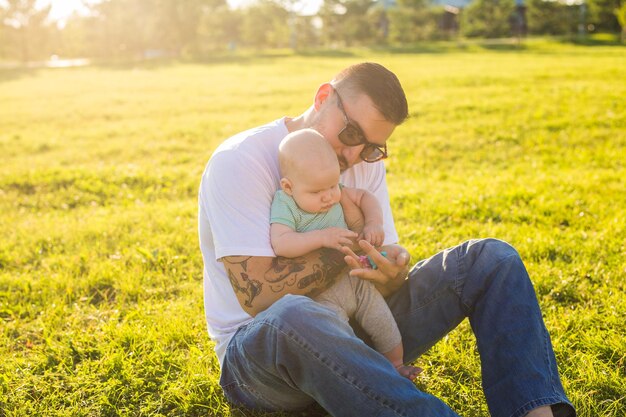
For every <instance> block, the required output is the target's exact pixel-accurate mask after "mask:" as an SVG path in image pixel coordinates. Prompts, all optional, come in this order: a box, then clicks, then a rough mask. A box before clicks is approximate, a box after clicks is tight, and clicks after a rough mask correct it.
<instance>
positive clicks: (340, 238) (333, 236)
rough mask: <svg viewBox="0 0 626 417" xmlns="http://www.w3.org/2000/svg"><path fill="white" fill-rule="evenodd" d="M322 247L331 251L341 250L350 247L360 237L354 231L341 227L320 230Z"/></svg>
mask: <svg viewBox="0 0 626 417" xmlns="http://www.w3.org/2000/svg"><path fill="white" fill-rule="evenodd" d="M317 233H319V236H320V239H321V243H322V246H323V247H325V248H329V249H336V250H341V248H343V247H344V246H350V245H352V243H353V240H354V239H355V238H356V237H357V236H358V234H357V233H355V232H353V231H352V230H348V229H343V228H341V227H329V228H326V229H321V230H318V231H317Z"/></svg>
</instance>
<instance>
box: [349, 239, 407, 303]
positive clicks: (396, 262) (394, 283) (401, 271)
mask: <svg viewBox="0 0 626 417" xmlns="http://www.w3.org/2000/svg"><path fill="white" fill-rule="evenodd" d="M359 246H360V247H361V249H362V250H363V252H364V253H365V254H366V255H368V256H370V257H371V259H372V260H373V261H374V263H375V264H376V265H377V267H378V268H377V269H367V268H363V267H362V266H361V263H360V262H359V257H358V256H357V255H356V254H355V253H354V252H353V251H352V250H351V249H350V248H348V247H343V248H342V249H341V251H342V252H343V253H344V255H346V256H345V258H344V260H345V261H346V264H348V267H349V268H350V275H352V276H355V277H357V278H361V279H365V280H368V281H372V282H373V283H374V285H375V286H376V288H377V289H378V291H380V293H381V294H382V295H383V297H387V296H389V295H391V294H393V293H394V292H395V291H397V290H398V289H399V288H400V287H401V286H402V284H403V283H404V281H405V280H406V278H407V276H408V275H409V261H410V255H409V253H408V252H407V250H406V249H404V248H403V247H402V246H400V245H388V246H383V247H382V248H380V249H381V251H385V252H387V257H385V256H383V255H382V254H381V253H380V252H379V251H378V250H376V248H374V247H373V246H372V245H371V244H369V243H368V242H367V241H365V240H360V241H359Z"/></svg>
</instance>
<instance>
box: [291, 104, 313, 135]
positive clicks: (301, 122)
mask: <svg viewBox="0 0 626 417" xmlns="http://www.w3.org/2000/svg"><path fill="white" fill-rule="evenodd" d="M313 112H314V109H313V106H311V107H309V109H308V110H307V111H305V112H304V113H302V114H301V115H300V116H298V117H286V118H285V126H287V130H288V131H289V132H290V133H291V132H295V131H296V130H300V129H304V128H307V127H311V126H312V119H313Z"/></svg>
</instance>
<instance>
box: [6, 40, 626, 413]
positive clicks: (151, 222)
mask: <svg viewBox="0 0 626 417" xmlns="http://www.w3.org/2000/svg"><path fill="white" fill-rule="evenodd" d="M362 60H374V61H378V62H380V63H382V64H384V65H386V66H388V67H389V68H390V69H392V70H393V71H395V72H396V73H397V74H398V76H399V78H400V80H401V81H402V83H403V85H404V87H405V89H406V91H407V95H408V97H409V105H410V110H411V118H410V120H408V121H407V122H406V123H405V124H404V125H402V126H400V127H399V128H398V129H396V132H395V134H394V136H393V137H392V139H391V140H390V143H389V152H390V155H391V158H390V159H389V160H388V165H387V166H388V181H389V188H390V193H391V198H392V207H393V208H394V210H395V212H394V214H395V218H396V223H397V227H398V231H399V233H400V236H401V239H402V242H401V243H403V244H404V245H405V246H406V247H407V248H408V249H409V251H410V252H411V255H412V257H413V259H419V258H423V257H425V256H429V255H431V254H433V253H434V252H435V251H438V250H440V249H443V248H445V247H448V246H451V245H454V244H457V243H459V242H461V241H463V240H465V239H468V238H472V237H487V236H491V237H497V238H500V239H504V240H507V241H509V242H510V243H512V244H513V245H514V246H515V247H516V248H517V249H518V250H519V252H520V254H521V256H522V257H523V259H524V260H525V261H526V263H527V267H528V269H529V271H530V274H531V277H532V278H533V281H534V284H535V286H536V289H537V292H538V296H539V300H540V304H541V306H542V308H543V312H544V316H545V320H546V323H547V326H548V328H549V330H550V331H551V334H552V338H553V343H554V347H555V350H556V355H557V358H558V360H559V364H560V370H561V374H562V377H563V383H564V385H565V388H566V391H567V392H568V394H569V396H570V398H571V400H572V401H573V402H574V404H575V405H576V407H577V408H578V411H579V415H580V416H583V417H586V416H589V417H591V416H625V415H626V411H625V410H626V338H625V337H624V335H625V334H626V284H625V279H626V180H625V176H626V167H625V165H626V99H625V97H626V82H625V78H624V74H625V72H624V70H625V68H626V47H619V46H611V47H608V46H603V47H589V46H574V45H562V44H557V43H550V42H543V41H541V42H539V41H538V42H530V41H529V42H527V43H526V45H525V47H524V48H520V49H516V48H507V47H498V48H491V47H480V46H470V47H465V48H462V47H458V46H456V45H448V46H446V47H439V48H438V47H433V48H428V49H423V50H420V49H415V50H393V51H391V50H387V51H385V50H376V51H368V50H350V51H346V52H345V53H338V52H332V53H322V52H320V53H309V54H306V55H304V54H301V55H295V54H292V53H284V54H279V53H276V54H269V55H265V56H253V55H245V54H240V55H237V56H233V57H230V58H229V57H224V58H223V59H220V60H216V61H215V62H206V63H202V64H198V63H152V64H149V65H148V64H137V65H127V66H94V67H87V68H75V69H57V70H53V69H47V70H44V69H42V70H4V71H1V72H0V357H1V358H2V360H1V361H0V417H4V416H118V415H119V416H207V415H208V416H222V415H224V416H228V415H233V416H235V415H259V414H251V413H250V412H245V411H238V410H234V409H231V408H230V407H229V406H228V404H227V403H226V402H225V400H224V398H223V396H222V394H221V389H220V388H219V385H218V378H219V369H218V366H217V360H216V358H215V356H214V354H213V352H212V343H211V341H210V340H209V338H208V336H207V333H206V329H205V323H204V315H203V306H202V260H201V256H200V251H199V248H198V243H197V233H196V210H197V188H198V185H199V179H200V175H201V173H202V171H203V169H204V166H205V164H206V161H207V160H208V158H209V156H210V155H211V153H212V151H213V149H215V147H216V146H217V145H218V144H219V143H220V142H221V141H222V140H223V139H225V138H226V137H228V136H229V135H231V134H234V133H236V132H238V131H240V130H243V129H245V128H248V127H251V126H255V125H258V124H262V123H264V122H266V121H269V120H273V119H275V118H278V117H280V116H282V115H292V116H295V115H297V114H299V113H300V112H301V111H302V110H304V109H305V108H306V107H308V106H309V105H310V104H311V103H312V98H313V94H314V92H315V89H316V88H317V86H318V85H319V84H321V83H322V82H325V81H327V80H329V79H330V78H331V77H332V75H333V74H334V73H336V72H337V71H338V70H339V69H341V68H343V67H344V66H346V65H348V64H351V63H354V62H358V61H362ZM418 363H419V364H420V366H422V367H424V368H425V373H424V374H423V375H422V376H421V377H420V378H419V380H418V382H417V384H418V386H419V387H420V388H421V389H423V390H426V391H428V392H430V393H433V394H435V395H438V396H440V397H441V398H443V399H444V400H445V401H446V402H447V403H448V404H450V405H451V406H452V407H453V408H454V409H455V410H456V411H457V412H459V413H460V414H461V415H464V416H484V415H487V407H486V404H485V400H484V397H483V395H482V391H481V387H480V366H479V361H478V355H477V351H476V346H475V343H474V342H473V338H472V335H471V331H470V328H469V325H467V323H464V324H463V325H461V327H460V328H459V329H457V330H455V331H454V332H453V333H451V334H450V335H449V336H448V337H447V338H446V339H445V340H443V341H441V342H440V343H439V344H438V345H437V346H436V347H435V348H433V349H432V350H431V351H430V352H429V353H428V354H427V355H425V356H423V357H422V358H420V360H419V361H418Z"/></svg>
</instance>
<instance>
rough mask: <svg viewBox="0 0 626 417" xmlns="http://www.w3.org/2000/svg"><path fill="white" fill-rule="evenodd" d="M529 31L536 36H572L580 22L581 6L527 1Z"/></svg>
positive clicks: (535, 0) (552, 1) (540, 0)
mask: <svg viewBox="0 0 626 417" xmlns="http://www.w3.org/2000/svg"><path fill="white" fill-rule="evenodd" d="M526 6H527V9H526V17H527V19H528V30H529V32H530V33H531V34H534V35H571V34H574V33H576V30H577V27H578V23H579V21H580V6H578V5H572V6H569V5H567V4H565V3H563V2H561V1H554V0H549V1H546V0H526Z"/></svg>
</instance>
